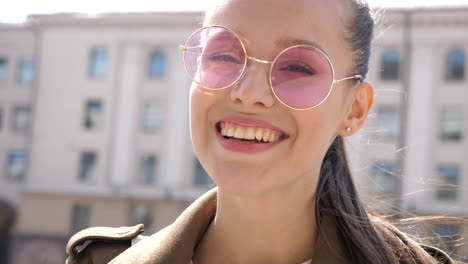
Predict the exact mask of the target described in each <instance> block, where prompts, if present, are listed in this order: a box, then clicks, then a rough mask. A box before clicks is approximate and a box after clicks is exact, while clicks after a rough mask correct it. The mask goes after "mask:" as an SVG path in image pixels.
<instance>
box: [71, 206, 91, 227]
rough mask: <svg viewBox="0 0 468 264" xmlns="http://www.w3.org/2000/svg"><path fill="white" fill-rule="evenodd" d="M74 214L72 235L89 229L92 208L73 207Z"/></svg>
mask: <svg viewBox="0 0 468 264" xmlns="http://www.w3.org/2000/svg"><path fill="white" fill-rule="evenodd" d="M72 210H73V212H72V221H71V222H72V224H71V226H72V228H71V229H72V230H71V231H72V233H76V232H78V231H81V230H83V229H85V228H87V227H89V218H90V216H91V207H90V206H89V205H85V204H75V205H73V209H72Z"/></svg>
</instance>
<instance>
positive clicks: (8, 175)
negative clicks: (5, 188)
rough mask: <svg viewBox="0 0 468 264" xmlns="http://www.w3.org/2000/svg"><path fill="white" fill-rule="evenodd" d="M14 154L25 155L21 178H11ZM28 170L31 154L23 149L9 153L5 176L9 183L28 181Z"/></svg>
mask: <svg viewBox="0 0 468 264" xmlns="http://www.w3.org/2000/svg"><path fill="white" fill-rule="evenodd" d="M14 153H20V154H23V156H24V162H23V167H22V174H21V175H20V177H12V176H11V166H12V162H11V160H12V158H11V157H12V154H14ZM28 169H29V153H28V152H27V151H26V150H22V149H12V150H10V151H8V152H7V157H6V166H5V170H6V171H5V175H6V179H7V181H9V182H22V181H24V180H25V179H26V177H27V174H28Z"/></svg>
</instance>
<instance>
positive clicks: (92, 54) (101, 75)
mask: <svg viewBox="0 0 468 264" xmlns="http://www.w3.org/2000/svg"><path fill="white" fill-rule="evenodd" d="M98 51H103V52H104V55H105V56H104V62H103V64H104V66H103V67H104V70H103V72H99V70H96V69H98V68H99V67H98V66H99V60H97V55H96V53H97V52H98ZM109 53H110V52H109V48H108V47H107V46H104V45H96V46H93V47H91V48H90V49H89V51H88V60H89V61H88V76H89V78H91V79H94V80H102V79H106V78H107V77H108V76H109V68H110V63H109V60H110V54H109Z"/></svg>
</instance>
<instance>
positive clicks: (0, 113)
mask: <svg viewBox="0 0 468 264" xmlns="http://www.w3.org/2000/svg"><path fill="white" fill-rule="evenodd" d="M3 116H4V114H3V107H2V106H1V105H0V131H1V130H2V128H3Z"/></svg>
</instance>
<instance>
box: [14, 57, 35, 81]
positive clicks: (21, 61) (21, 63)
mask: <svg viewBox="0 0 468 264" xmlns="http://www.w3.org/2000/svg"><path fill="white" fill-rule="evenodd" d="M26 62H30V63H31V64H30V65H29V67H28V68H27V69H30V70H31V74H30V75H31V79H26V80H25V79H23V76H24V75H23V74H24V72H25V68H24V65H25V63H26ZM26 76H27V75H26ZM36 79H37V59H36V58H35V57H34V56H23V57H21V58H20V59H19V60H18V65H17V75H16V81H17V82H18V84H19V85H21V86H30V85H34V83H35V82H36Z"/></svg>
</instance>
